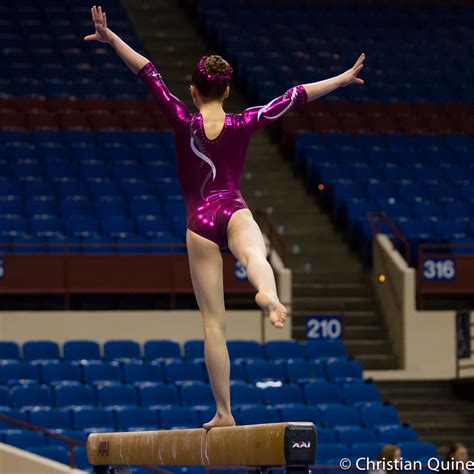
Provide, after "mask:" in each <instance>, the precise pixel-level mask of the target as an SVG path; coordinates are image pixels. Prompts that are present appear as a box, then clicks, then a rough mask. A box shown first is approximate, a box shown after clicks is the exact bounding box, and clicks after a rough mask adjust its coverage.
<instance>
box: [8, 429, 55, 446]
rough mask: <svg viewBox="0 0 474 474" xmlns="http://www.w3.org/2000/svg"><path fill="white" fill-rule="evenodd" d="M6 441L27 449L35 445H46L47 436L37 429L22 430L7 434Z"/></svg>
mask: <svg viewBox="0 0 474 474" xmlns="http://www.w3.org/2000/svg"><path fill="white" fill-rule="evenodd" d="M5 443H6V444H9V445H11V446H15V447H17V448H20V449H27V448H32V447H34V446H45V445H46V438H45V437H44V434H43V433H38V432H37V431H26V430H21V432H19V433H11V434H7V435H6V436H5Z"/></svg>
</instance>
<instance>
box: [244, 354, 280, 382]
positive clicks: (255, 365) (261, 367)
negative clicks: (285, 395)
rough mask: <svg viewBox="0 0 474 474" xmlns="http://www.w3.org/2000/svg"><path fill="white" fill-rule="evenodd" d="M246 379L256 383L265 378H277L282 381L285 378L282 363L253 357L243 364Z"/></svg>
mask: <svg viewBox="0 0 474 474" xmlns="http://www.w3.org/2000/svg"><path fill="white" fill-rule="evenodd" d="M245 370H246V372H247V380H248V381H249V382H251V383H256V382H259V381H265V380H277V381H281V382H284V381H285V379H286V374H285V369H284V367H283V365H282V364H276V363H275V362H271V361H266V360H259V359H254V360H251V361H249V363H248V364H247V365H246V366H245Z"/></svg>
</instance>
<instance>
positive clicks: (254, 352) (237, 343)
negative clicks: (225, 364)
mask: <svg viewBox="0 0 474 474" xmlns="http://www.w3.org/2000/svg"><path fill="white" fill-rule="evenodd" d="M227 349H228V351H229V357H230V359H231V360H236V359H263V358H264V352H263V347H262V345H261V344H260V343H259V342H257V341H250V340H232V341H227Z"/></svg>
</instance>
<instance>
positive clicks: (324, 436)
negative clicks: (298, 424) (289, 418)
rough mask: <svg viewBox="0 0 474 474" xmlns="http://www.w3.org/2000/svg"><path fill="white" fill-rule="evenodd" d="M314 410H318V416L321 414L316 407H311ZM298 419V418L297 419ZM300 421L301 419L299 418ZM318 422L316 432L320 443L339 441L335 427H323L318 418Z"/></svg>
mask: <svg viewBox="0 0 474 474" xmlns="http://www.w3.org/2000/svg"><path fill="white" fill-rule="evenodd" d="M310 408H312V409H313V410H316V417H318V416H319V413H318V410H317V409H316V408H314V407H310ZM295 421H296V420H295ZM298 421H299V420H298ZM317 421H318V423H317V424H316V423H315V425H316V432H317V435H318V443H321V444H326V443H337V438H336V432H335V431H334V428H323V427H322V426H321V425H320V424H319V423H320V420H319V418H317Z"/></svg>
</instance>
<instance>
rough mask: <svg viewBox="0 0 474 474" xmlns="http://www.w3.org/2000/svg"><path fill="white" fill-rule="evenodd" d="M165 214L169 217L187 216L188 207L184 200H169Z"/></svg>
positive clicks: (165, 207) (165, 205) (165, 206)
mask: <svg viewBox="0 0 474 474" xmlns="http://www.w3.org/2000/svg"><path fill="white" fill-rule="evenodd" d="M164 214H165V215H168V216H185V215H186V205H185V203H184V200H178V201H173V200H168V201H166V202H165V204H164Z"/></svg>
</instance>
